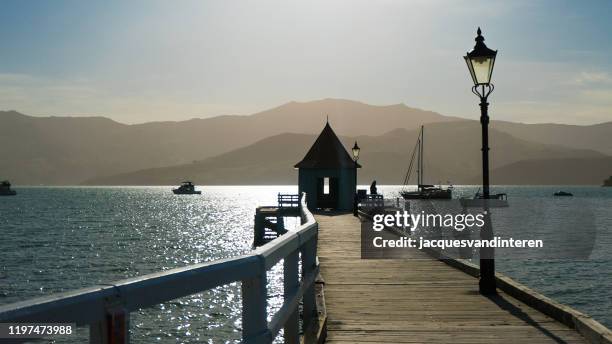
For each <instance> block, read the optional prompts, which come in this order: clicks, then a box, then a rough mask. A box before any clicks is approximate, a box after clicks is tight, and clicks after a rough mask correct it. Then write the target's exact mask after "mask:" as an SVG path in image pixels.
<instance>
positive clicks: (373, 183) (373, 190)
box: [370, 181, 378, 195]
mask: <svg viewBox="0 0 612 344" xmlns="http://www.w3.org/2000/svg"><path fill="white" fill-rule="evenodd" d="M370 195H378V192H377V190H376V181H373V182H372V184H371V185H370Z"/></svg>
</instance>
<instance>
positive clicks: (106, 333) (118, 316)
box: [89, 307, 130, 344]
mask: <svg viewBox="0 0 612 344" xmlns="http://www.w3.org/2000/svg"><path fill="white" fill-rule="evenodd" d="M129 331H130V313H129V312H128V311H127V310H126V309H125V308H123V307H110V308H108V309H107V310H106V316H105V319H104V320H103V321H100V322H97V323H93V324H90V325H89V342H90V343H92V344H129V342H130V333H129Z"/></svg>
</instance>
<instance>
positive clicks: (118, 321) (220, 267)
mask: <svg viewBox="0 0 612 344" xmlns="http://www.w3.org/2000/svg"><path fill="white" fill-rule="evenodd" d="M305 198H306V194H303V195H302V197H301V199H300V212H301V225H300V226H299V227H298V228H296V229H295V230H293V231H289V232H288V233H287V234H285V235H283V236H281V237H279V238H278V239H276V240H273V241H271V242H269V243H268V244H266V245H263V246H261V247H259V248H258V249H256V250H254V251H252V252H251V253H248V254H245V255H242V256H238V257H235V258H229V259H222V260H217V261H213V262H208V263H202V264H195V265H190V266H186V267H182V268H176V269H172V270H168V271H164V272H159V273H154V274H150V275H145V276H141V277H136V278H131V279H126V280H122V281H118V282H114V283H111V284H105V285H97V286H94V287H90V288H85V289H80V290H76V291H72V292H67V293H61V294H54V295H50V296H45V297H41V298H36V299H31V300H27V301H23V302H17V303H13V304H8V305H4V306H0V323H9V322H10V323H17V322H18V323H32V322H47V323H76V324H77V326H87V325H88V326H89V327H90V331H89V332H90V336H89V337H90V338H89V342H90V343H96V344H98V343H99V344H103V343H104V344H106V343H128V342H129V318H130V312H133V311H137V310H138V309H141V308H146V307H151V306H153V305H157V304H160V303H163V302H167V301H170V300H173V299H176V298H180V297H184V296H188V295H192V294H196V293H200V292H203V291H206V290H208V289H212V288H215V287H218V286H222V285H225V284H228V283H232V282H236V281H240V282H241V283H242V340H243V342H244V343H271V342H272V341H273V340H274V338H275V337H276V336H277V335H278V333H279V331H280V330H281V329H282V328H284V338H285V343H290V344H294V343H299V342H300V330H299V314H298V312H299V311H298V305H299V303H300V300H303V317H302V326H303V328H304V329H307V328H309V327H310V326H312V325H313V324H314V322H315V321H317V310H316V296H315V285H314V282H315V279H316V276H317V274H318V266H317V263H316V262H317V260H316V254H317V234H318V224H317V222H316V221H315V219H314V217H313V216H312V214H311V213H310V212H309V211H308V208H307V206H306V199H305ZM300 259H301V263H302V273H301V276H300V274H299V260H300ZM280 260H284V302H283V304H282V306H281V308H280V309H279V310H278V311H277V312H276V313H275V314H274V315H273V316H272V318H271V321H270V322H268V320H267V319H268V314H267V288H266V285H267V272H268V270H270V269H271V268H272V267H273V266H274V265H276V264H277V263H278V262H279V261H280Z"/></svg>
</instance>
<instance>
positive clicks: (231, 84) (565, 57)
mask: <svg viewBox="0 0 612 344" xmlns="http://www.w3.org/2000/svg"><path fill="white" fill-rule="evenodd" d="M610 13H612V1H534V0H527V1H491V0H489V1H455V0H448V1H429V0H423V1H399V0H398V1H391V0H388V1H386V0H376V1H359V0H346V1H330V0H321V1H312V0H310V1H287V0H278V1H228V0H219V1H186V0H182V1H169V0H168V1H152V0H142V1H108V0H107V1H98V2H93V1H80V0H77V1H59V0H53V1H24V0H15V1H9V0H3V1H1V2H0V46H1V49H0V109H5V110H8V109H14V110H18V111H21V112H24V113H28V114H33V115H102V116H107V117H111V118H113V119H115V120H118V121H120V122H127V123H135V122H145V121H153V120H181V119H186V118H192V117H208V116H214V115H221V114H250V113H253V112H256V111H260V110H264V109H267V108H270V107H273V106H277V105H280V104H282V103H285V102H288V101H291V100H297V101H307V100H314V99H320V98H347V99H354V100H360V101H363V102H366V103H371V104H395V103H405V104H407V105H409V106H413V107H419V108H423V109H428V110H434V111H438V112H440V113H442V114H447V115H457V116H462V117H469V118H477V117H478V115H479V113H478V106H477V102H478V101H477V99H476V97H475V96H474V95H472V94H471V92H470V85H471V84H470V83H471V81H470V78H469V75H468V71H467V68H466V66H465V63H464V61H463V58H462V56H463V55H464V54H465V52H466V51H467V50H469V49H471V48H472V47H473V45H474V40H473V39H474V36H475V30H476V27H477V26H481V27H482V30H483V34H484V36H485V38H486V43H487V44H488V46H489V47H490V48H492V49H499V54H498V59H497V62H496V69H495V71H494V73H493V74H494V75H493V80H494V83H495V85H496V90H495V93H494V94H493V95H492V96H491V99H490V100H491V103H492V105H491V116H492V118H495V119H505V120H513V121H522V122H560V123H579V124H589V123H597V122H604V121H611V120H612V58H611V57H612V44H611V37H612V22H611V21H610V20H609V14H610Z"/></svg>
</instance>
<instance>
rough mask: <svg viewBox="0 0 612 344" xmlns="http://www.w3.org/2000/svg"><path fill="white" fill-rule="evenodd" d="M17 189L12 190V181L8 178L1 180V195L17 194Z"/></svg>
mask: <svg viewBox="0 0 612 344" xmlns="http://www.w3.org/2000/svg"><path fill="white" fill-rule="evenodd" d="M15 195H17V191H15V190H11V183H9V181H8V180H3V181H2V182H0V196H15Z"/></svg>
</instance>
